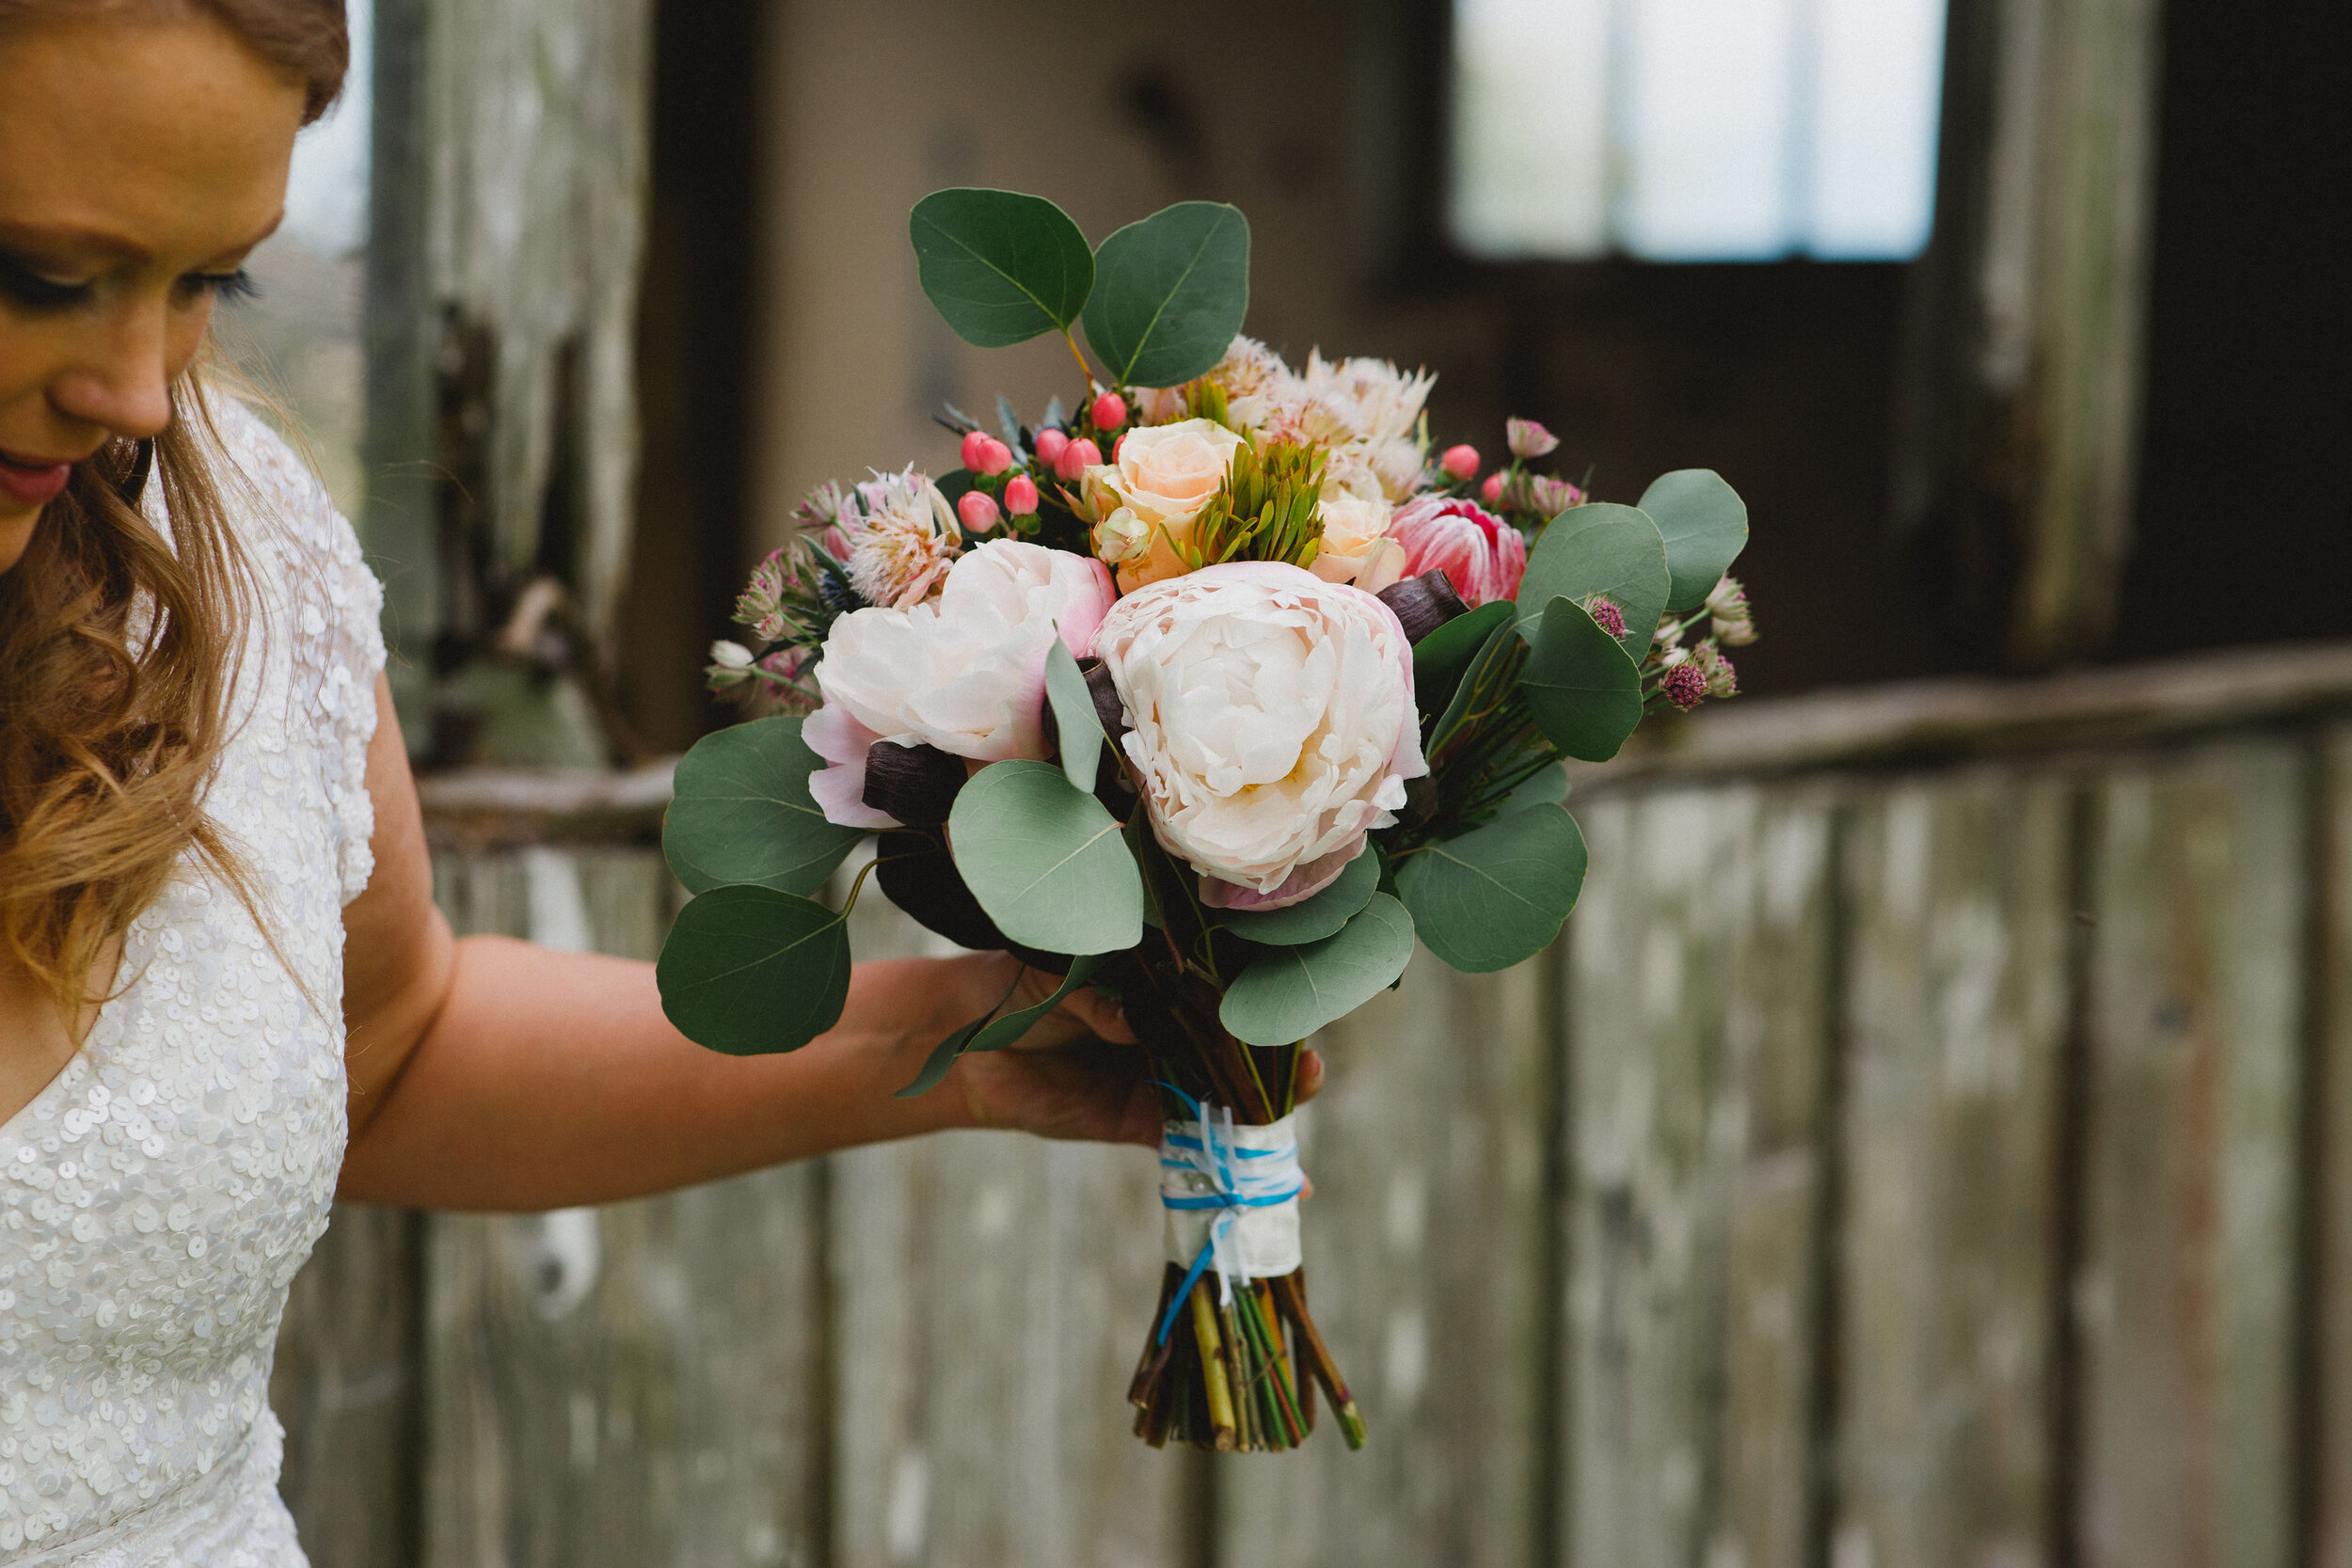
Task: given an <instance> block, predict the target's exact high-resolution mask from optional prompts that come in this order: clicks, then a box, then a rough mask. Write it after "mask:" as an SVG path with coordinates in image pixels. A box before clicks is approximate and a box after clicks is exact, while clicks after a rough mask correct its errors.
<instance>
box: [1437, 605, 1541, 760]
mask: <svg viewBox="0 0 2352 1568" xmlns="http://www.w3.org/2000/svg"><path fill="white" fill-rule="evenodd" d="M1460 619H1462V620H1468V619H1470V617H1469V616H1467V615H1465V616H1462V617H1460ZM1518 641H1519V631H1518V627H1517V626H1513V625H1512V624H1511V617H1510V614H1509V613H1508V611H1507V610H1506V611H1505V613H1503V614H1502V615H1501V616H1498V617H1497V618H1496V621H1495V626H1494V629H1493V630H1492V631H1490V632H1488V633H1487V634H1486V641H1485V642H1483V643H1481V644H1480V645H1479V649H1478V653H1477V655H1476V657H1473V658H1471V660H1470V665H1469V667H1468V668H1467V669H1465V670H1464V671H1463V672H1462V675H1461V679H1460V680H1459V681H1458V682H1457V683H1456V684H1455V686H1454V694H1453V695H1452V696H1451V697H1449V698H1447V699H1446V705H1445V712H1444V713H1442V714H1440V715H1439V716H1438V721H1437V722H1436V723H1434V724H1432V725H1430V726H1429V727H1428V729H1427V730H1426V731H1425V732H1424V733H1423V736H1422V751H1423V752H1435V751H1436V750H1437V749H1438V747H1439V746H1441V745H1443V744H1444V743H1445V741H1446V739H1447V737H1448V736H1452V735H1453V734H1454V729H1455V727H1456V726H1457V725H1461V724H1465V723H1468V722H1470V704H1471V702H1472V701H1473V700H1474V693H1476V692H1478V691H1479V690H1480V689H1482V688H1488V689H1491V687H1492V685H1493V684H1494V678H1495V674H1496V672H1495V668H1494V667H1495V666H1496V665H1498V664H1500V663H1502V661H1503V660H1504V659H1506V658H1509V657H1511V656H1512V654H1513V652H1514V651H1515V648H1516V645H1517V644H1518Z"/></svg>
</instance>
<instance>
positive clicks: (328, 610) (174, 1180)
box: [0, 405, 384, 1568]
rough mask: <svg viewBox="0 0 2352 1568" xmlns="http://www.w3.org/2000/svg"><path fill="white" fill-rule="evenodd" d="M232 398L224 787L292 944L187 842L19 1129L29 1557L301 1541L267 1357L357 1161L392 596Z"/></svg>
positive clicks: (156, 511)
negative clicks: (88, 1029) (350, 1006)
mask: <svg viewBox="0 0 2352 1568" xmlns="http://www.w3.org/2000/svg"><path fill="white" fill-rule="evenodd" d="M220 416H221V426H222V434H223V436H225V438H226V439H227V442H228V446H229V450H230V455H231V457H232V458H233V459H234V461H235V464H236V466H237V467H238V469H239V471H240V472H241V473H242V474H243V476H244V483H233V482H232V483H230V484H229V485H227V486H226V487H225V490H226V499H227V500H228V502H229V505H230V512H231V515H232V517H233V518H234V520H235V524H236V527H237V531H238V535H239V537H240V538H241V539H242V540H243V541H244V543H245V545H246V548H247V550H248V552H249V553H250V555H251V557H252V560H253V563H254V566H255V575H256V576H257V577H258V578H260V579H261V583H262V594H263V598H264V599H265V601H266V604H265V607H264V609H265V613H263V614H262V615H261V616H260V617H258V618H257V620H256V623H255V624H254V626H251V627H250V628H248V642H247V648H248V652H247V654H246V663H245V668H244V670H243V673H241V675H240V677H239V684H238V689H237V691H238V695H237V708H236V712H237V715H238V718H239V721H240V722H239V724H238V727H237V728H236V730H235V734H234V738H233V739H232V740H231V741H230V744H229V746H228V748H227V752H226V754H225V755H224V757H223V759H222V763H221V768H220V772H219V774H218V776H217V778H216V780H215V783H214V784H213V786H212V791H211V794H210V796H209V797H208V807H209V810H210V812H211V814H212V816H213V818H214V820H215V821H216V822H217V823H219V824H220V825H221V826H222V827H223V828H225V829H227V830H228V831H229V832H230V834H232V835H233V836H234V838H235V841H236V843H237V846H238V847H239V848H240V849H241V851H242V852H243V854H244V857H245V861H246V865H247V866H248V867H249V868H250V870H251V872H252V874H253V876H254V879H255V880H256V882H257V883H258V885H259V889H260V891H261V893H262V896H263V900H264V905H265V913H266V914H267V916H268V918H269V922H270V929H271V932H272V934H273V935H274V936H275V938H276V944H277V951H276V952H273V951H272V948H271V944H270V942H268V941H266V940H265V939H264V938H263V936H262V931H261V929H260V928H259V927H257V926H256V925H255V923H254V921H253V920H252V918H251V917H250V916H249V915H248V914H247V913H246V910H245V908H244V907H243V906H242V905H241V904H240V903H239V902H238V900H237V899H236V898H235V897H233V896H232V895H230V894H229V893H228V892H226V891H225V890H224V889H223V888H222V887H220V886H219V885H217V884H216V883H215V882H214V881H213V880H212V879H210V878H209V877H208V876H206V875H204V874H202V873H201V872H200V871H199V870H198V869H197V868H196V867H195V866H194V864H193V863H190V864H189V865H187V866H186V867H185V868H184V869H183V875H182V876H181V877H179V878H178V879H175V880H174V881H173V882H172V884H171V885H170V886H169V887H168V889H167V891H166V892H165V894H164V895H163V896H162V897H161V898H159V899H158V900H157V901H156V902H155V904H154V906H153V907H152V908H151V909H150V910H148V911H146V912H145V913H144V914H142V915H140V916H139V917H138V920H137V922H136V923H135V925H134V926H133V927H132V929H131V931H130V933H129V936H128V939H127V942H126V945H125V951H124V955H123V967H122V970H121V977H120V979H119V981H118V984H119V986H120V988H121V989H120V991H119V994H118V995H116V996H115V997H114V998H113V999H112V1000H110V1001H109V1002H107V1003H106V1004H105V1006H104V1007H103V1009H102V1011H101V1012H100V1014H99V1017H98V1022H97V1026H96V1028H95V1029H94V1030H93V1031H92V1033H91V1035H90V1037H89V1038H88V1039H87V1042H86V1043H85V1045H84V1047H83V1049H82V1051H81V1053H79V1054H78V1055H76V1056H75V1057H74V1058H73V1060H72V1062H71V1064H69V1065H68V1066H67V1067H66V1069H65V1070H64V1071H63V1072H61V1073H60V1074H59V1075H58V1076H57V1078H56V1080H55V1081H54V1082H53V1083H51V1084H50V1085H48V1086H47V1087H46V1088H44V1089H43V1090H42V1091H41V1092H40V1095H39V1096H38V1097H37V1098H36V1099H35V1100H34V1101H32V1102H31V1103H30V1104H29V1105H27V1106H25V1107H24V1109H23V1110H22V1111H20V1112H18V1113H17V1114H16V1116H15V1117H12V1118H10V1119H9V1120H8V1123H7V1124H6V1125H5V1126H4V1127H0V1563H7V1564H10V1565H12V1568H14V1565H28V1564H33V1563H39V1564H42V1565H44V1568H46V1565H49V1564H67V1563H72V1564H75V1565H77V1568H102V1565H103V1568H165V1565H171V1568H178V1565H182V1564H188V1565H201V1568H292V1565H296V1564H300V1563H302V1561H303V1556H302V1551H301V1548H300V1547H299V1546H297V1545H296V1544H294V1525H293V1521H292V1520H291V1519H290V1518H289V1517H288V1516H287V1513H286V1510H285V1508H284V1506H283V1505H282V1504H281V1503H280V1502H279V1501H278V1459H279V1455H280V1452H281V1450H282V1446H283V1433H282V1431H281V1429H280V1428H279V1426H278V1420H277V1418H276V1417H275V1416H273V1415H272V1414H271V1413H270V1408H269V1402H268V1387H269V1370H270V1356H271V1351H272V1347H273V1346H274V1344H275V1342H276V1339H277V1335H278V1319H279V1317H280V1316H281V1314H282V1313H283V1312H284V1310H285V1305H286V1288H287V1285H288V1283H289V1282H290V1281H292V1280H293V1278H294V1271H295V1270H297V1269H299V1268H300V1267H301V1266H302V1262H303V1259H305V1258H307V1257H308V1256H309V1255H310V1247H311V1244H312V1243H315V1242H316V1241H317V1240H318V1238H319V1235H320V1233H321V1232H322V1231H324V1230H325V1229H326V1217H327V1210H328V1206H329V1204H330V1203H331V1201H332V1199H333V1196H334V1191H335V1176H336V1170H337V1167H338V1166H339V1165H340V1164H342V1154H343V1138H344V1132H345V1127H344V1119H343V1030H342V942H343V931H342V907H343V905H344V904H346V903H348V902H349V901H350V900H351V899H352V898H354V897H356V896H357V895H358V893H359V890H360V889H361V888H363V887H365V886H366V885H367V880H368V876H369V873H370V871H371V870H372V869H373V861H372V858H371V856H370V852H369V847H368V840H369V837H370V833H371V830H372V827H373V811H372V808H371V806H370V802H369V800H368V795H367V790H366V787H365V765H366V752H367V745H368V740H369V737H370V736H371V735H372V734H373V730H374V727H375V707H374V697H373V688H374V682H375V675H376V672H377V671H378V670H379V669H381V668H382V666H383V662H384V647H383V641H382V638H381V636H380V634H379V632H378V629H377V616H378V611H379V610H380V606H381V593H380V590H379V589H378V588H377V586H376V583H375V580H374V578H373V577H371V576H370V575H369V573H368V570H367V568H366V566H365V565H364V564H362V562H361V561H360V557H359V547H358V541H357V540H356V539H355V538H354V537H353V535H352V531H351V527H350V525H349V524H348V523H346V522H344V521H343V519H342V517H341V516H340V515H337V513H336V511H335V509H334V506H333V505H332V503H331V502H330V501H329V500H328V499H327V497H326V493H325V492H324V490H322V489H321V487H320V486H319V484H318V483H317V481H315V480H314V479H313V478H311V476H310V473H309V471H308V470H307V469H306V468H305V467H303V466H302V464H301V463H300V462H299V461H298V460H297V459H296V458H295V457H294V454H293V453H292V452H290V451H288V450H287V449H286V447H285V445H284V443H283V442H281V441H280V440H279V439H278V437H277V436H275V435H274V434H273V433H272V432H270V431H269V430H268V429H267V428H266V427H265V426H264V425H262V422H261V421H260V420H258V419H256V418H255V417H254V416H252V415H251V414H250V413H248V412H246V410H245V409H243V408H242V407H238V406H234V405H230V406H227V407H224V408H222V409H221V411H220ZM160 490H161V486H160V485H158V484H150V485H149V486H148V492H149V493H148V497H147V500H148V503H149V510H150V515H157V516H159V515H160V507H159V506H158V505H157V504H156V503H157V499H158V496H157V493H158V492H159V491H160ZM280 954H282V955H283V957H284V959H285V960H286V961H285V962H281V961H280V958H279V955H280ZM288 963H290V964H291V965H292V967H293V970H294V974H289V973H288V969H287V964H288ZM295 974H299V976H300V983H299V984H297V983H296V980H295V977H294V976H295ZM306 990H307V991H308V993H309V994H308V995H306V994H305V991H306Z"/></svg>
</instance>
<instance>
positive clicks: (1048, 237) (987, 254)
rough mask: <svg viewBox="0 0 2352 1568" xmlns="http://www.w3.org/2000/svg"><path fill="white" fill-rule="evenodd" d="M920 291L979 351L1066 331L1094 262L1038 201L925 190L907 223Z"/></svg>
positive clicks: (1055, 213)
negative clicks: (1043, 334) (919, 279)
mask: <svg viewBox="0 0 2352 1568" xmlns="http://www.w3.org/2000/svg"><path fill="white" fill-rule="evenodd" d="M907 235H908V237H909V238H910V239H912V240H913V241H914V260H915V263H916V265H917V267H918V269H919V270H920V272H921V275H922V279H923V292H924V293H927V294H929V295H930V300H931V303H932V304H933V305H935V306H937V307H938V308H939V313H940V314H941V315H942V316H944V317H946V321H947V325H949V326H951V327H953V328H955V330H956V335H957V336H958V337H960V338H961V339H962V340H963V341H965V342H967V343H974V344H977V346H979V347H981V348H1004V347H1007V346H1009V345H1010V344H1013V343H1024V342H1026V341H1029V340H1030V339H1031V338H1034V337H1036V336H1037V335H1038V334H1039V333H1041V332H1053V331H1059V330H1067V329H1068V328H1069V325H1070V324H1071V323H1072V322H1073V321H1075V320H1077V319H1078V312H1079V311H1080V310H1081V309H1084V308H1085V306H1086V302H1087V296H1088V294H1089V293H1091V292H1092V290H1093V288H1094V253H1093V252H1092V251H1090V250H1089V249H1088V248H1087V240H1086V236H1085V235H1084V234H1081V233H1080V232H1078V226H1077V225H1076V224H1074V223H1073V222H1071V221H1070V215H1069V214H1067V213H1064V212H1063V211H1062V210H1061V209H1060V208H1059V207H1057V206H1055V205H1054V204H1053V203H1052V202H1050V201H1048V200H1046V199H1045V198H1043V197H1041V196H1023V195H1021V194H1019V193H1018V192H1014V191H990V190H974V189H970V188H957V189H951V190H944V191H933V192H932V193H931V194H930V195H929V196H927V197H925V198H923V199H922V200H920V201H918V202H916V203H915V204H914V212H912V213H910V214H908V215H907Z"/></svg>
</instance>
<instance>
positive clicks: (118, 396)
mask: <svg viewBox="0 0 2352 1568" xmlns="http://www.w3.org/2000/svg"><path fill="white" fill-rule="evenodd" d="M167 316H168V311H167V307H165V306H164V305H163V304H162V303H160V302H157V303H153V304H145V303H142V304H138V305H126V306H125V307H124V309H122V310H120V311H119V313H117V314H115V315H114V317H113V319H112V320H110V321H109V322H107V323H106V325H105V327H104V329H103V331H101V332H99V333H95V334H93V335H92V337H91V339H90V340H89V342H88V345H87V349H86V350H85V351H84V352H83V353H82V354H80V355H79V356H76V357H75V358H74V359H73V360H72V362H71V363H69V364H68V365H67V366H65V367H64V368H63V369H61V370H60V371H59V372H57V373H56V375H55V376H54V377H52V378H51V381H50V384H49V401H50V404H51V405H52V406H54V407H55V408H56V410H57V412H58V413H60V414H63V415H65V416H66V417H67V418H69V419H72V420H77V421H80V422H82V423H87V424H94V425H100V426H103V428H104V429H105V430H106V432H107V433H108V434H109V435H112V436H122V437H124V438H127V439H130V440H144V439H146V438H148V437H149V436H160V435H162V434H163V433H164V430H165V428H166V427H167V426H168V425H169V424H170V423H171V365H170V362H169V361H170V354H171V343H170V339H171V332H170V324H169V322H168V320H167Z"/></svg>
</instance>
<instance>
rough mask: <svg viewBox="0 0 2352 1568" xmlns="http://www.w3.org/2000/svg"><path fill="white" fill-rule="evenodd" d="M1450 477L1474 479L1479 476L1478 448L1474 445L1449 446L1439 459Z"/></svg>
mask: <svg viewBox="0 0 2352 1568" xmlns="http://www.w3.org/2000/svg"><path fill="white" fill-rule="evenodd" d="M1438 467H1440V468H1443V469H1444V470H1445V473H1446V477H1447V478H1448V479H1458V480H1472V479H1476V478H1477V477H1478V449H1477V448H1476V447H1473V446H1467V445H1465V446H1459V447H1448V448H1446V449H1445V454H1444V455H1443V456H1441V457H1439V458H1438Z"/></svg>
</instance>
